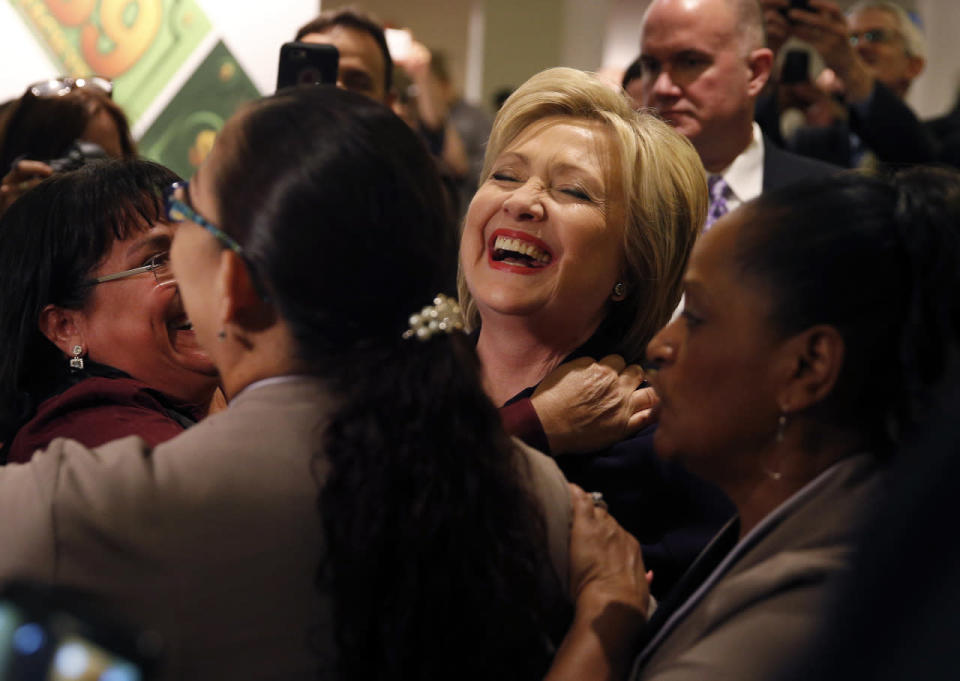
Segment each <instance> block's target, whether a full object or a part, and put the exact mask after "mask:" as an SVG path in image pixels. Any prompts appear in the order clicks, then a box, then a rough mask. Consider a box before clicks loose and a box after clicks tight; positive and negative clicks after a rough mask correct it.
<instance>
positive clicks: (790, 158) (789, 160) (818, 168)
mask: <svg viewBox="0 0 960 681" xmlns="http://www.w3.org/2000/svg"><path fill="white" fill-rule="evenodd" d="M763 146H764V160H763V190H764V191H769V190H771V189H778V188H780V187H783V186H786V185H788V184H792V183H794V182H799V181H800V180H806V179H813V178H819V177H829V176H830V175H834V174H836V173H838V172H840V171H841V170H843V168H841V167H840V166H836V165H833V164H832V163H827V162H825V161H821V160H818V159H815V158H810V157H808V156H801V155H800V154H795V153H792V152H789V151H786V150H784V149H781V148H780V147H778V146H777V145H775V144H773V142H771V141H770V140H769V139H766V138H764V145H763Z"/></svg>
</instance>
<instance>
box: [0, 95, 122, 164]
mask: <svg viewBox="0 0 960 681" xmlns="http://www.w3.org/2000/svg"><path fill="white" fill-rule="evenodd" d="M101 110H103V111H106V112H107V113H108V114H109V115H110V118H112V119H113V122H114V123H115V124H116V126H117V132H118V133H119V135H120V145H121V148H122V149H123V157H124V158H133V157H134V156H135V155H136V153H137V152H136V146H135V145H134V142H133V137H131V135H130V124H129V123H128V122H127V117H126V116H125V115H124V113H123V110H122V109H121V108H120V107H119V106H117V105H116V103H114V101H113V100H112V99H110V97H109V96H108V95H107V94H106V93H104V92H102V91H100V90H98V89H96V88H94V87H84V88H78V89H75V90H71V91H70V92H68V93H67V94H65V95H61V96H50V97H37V96H35V95H34V94H33V93H32V92H30V90H27V92H26V93H25V94H24V95H23V96H22V97H21V98H20V99H19V100H16V101H14V102H12V103H10V104H9V110H7V111H4V113H5V119H6V121H5V123H4V125H3V126H2V130H0V171H2V172H0V175H3V174H6V173H7V171H9V170H10V167H11V165H12V164H13V162H14V161H15V160H16V159H18V158H19V157H21V156H26V157H27V158H30V159H34V160H37V161H49V160H51V159H56V158H60V157H61V156H63V155H64V154H65V153H66V151H67V149H68V148H69V147H70V145H71V144H73V143H74V142H75V141H77V140H78V139H80V138H82V136H83V132H84V130H85V129H86V127H87V124H88V123H89V122H90V120H91V119H92V118H93V117H94V116H95V115H96V114H97V113H98V112H99V111H101Z"/></svg>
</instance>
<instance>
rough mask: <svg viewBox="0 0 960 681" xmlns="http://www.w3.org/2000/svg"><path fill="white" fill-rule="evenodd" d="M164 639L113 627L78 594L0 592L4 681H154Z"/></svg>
mask: <svg viewBox="0 0 960 681" xmlns="http://www.w3.org/2000/svg"><path fill="white" fill-rule="evenodd" d="M159 650H160V644H159V636H158V635H157V634H152V633H149V632H137V631H135V630H131V629H127V628H124V627H120V626H117V625H116V624H115V623H114V622H108V621H107V620H106V619H104V618H103V616H102V615H101V614H100V613H99V612H96V608H95V607H91V604H90V602H89V600H87V599H83V598H81V597H79V596H78V595H77V594H75V593H70V592H67V591H64V590H59V589H54V588H51V587H45V586H40V585H37V584H31V583H26V582H17V583H11V584H8V585H7V586H5V587H4V588H3V590H2V591H0V681H67V680H68V679H70V680H72V681H88V680H89V681H104V680H109V681H149V679H150V678H152V676H153V673H154V670H155V669H156V665H157V662H158V659H159Z"/></svg>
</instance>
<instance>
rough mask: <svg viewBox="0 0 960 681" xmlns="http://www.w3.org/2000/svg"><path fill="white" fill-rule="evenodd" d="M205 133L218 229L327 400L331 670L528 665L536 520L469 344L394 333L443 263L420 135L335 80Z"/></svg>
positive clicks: (407, 671)
mask: <svg viewBox="0 0 960 681" xmlns="http://www.w3.org/2000/svg"><path fill="white" fill-rule="evenodd" d="M221 144H223V145H224V147H223V152H222V153H223V154H224V156H223V157H222V158H223V159H224V160H223V161H222V162H221V163H220V164H219V166H218V171H219V172H218V174H217V177H216V180H215V183H216V185H215V187H216V189H215V192H216V195H217V203H218V207H219V211H220V216H221V221H222V228H223V229H224V230H225V231H227V232H229V233H230V234H231V235H232V236H233V237H234V238H236V239H237V241H239V242H240V244H241V245H242V246H243V248H244V250H245V251H246V252H247V253H248V254H249V259H250V261H251V262H252V264H253V267H254V269H255V270H256V271H257V273H258V275H259V276H261V277H263V279H264V280H265V288H266V289H267V290H268V292H269V299H270V301H271V302H272V304H273V305H274V306H275V307H276V309H277V311H278V313H279V314H280V316H281V317H282V318H283V319H284V320H285V322H286V323H287V324H288V326H289V327H290V329H291V330H292V334H293V336H294V338H295V341H296V345H297V347H298V349H299V350H298V351H299V360H300V362H301V364H302V366H305V367H307V368H308V370H310V371H312V372H314V373H315V374H317V375H318V376H321V377H323V378H324V379H325V380H326V381H327V382H328V383H329V385H330V386H331V387H332V389H333V390H334V391H335V393H336V395H337V397H338V404H339V407H338V409H337V410H336V413H335V414H333V415H332V416H331V417H330V421H329V423H328V425H327V426H326V427H325V429H324V434H323V437H322V440H321V441H319V442H318V453H317V458H316V464H317V465H316V470H317V475H318V477H319V478H324V477H325V478H326V479H325V480H321V483H322V484H323V487H322V490H321V492H320V501H319V507H320V511H321V514H322V517H323V525H324V528H325V533H326V536H325V551H326V555H327V557H328V558H327V560H325V562H324V564H323V565H322V566H321V568H320V570H319V573H318V579H319V580H320V586H321V588H323V589H325V590H329V592H330V593H331V594H332V597H333V599H334V615H335V626H334V631H335V637H336V643H337V664H338V667H339V671H340V675H341V677H342V678H346V679H367V678H370V679H373V678H397V679H405V678H409V679H414V678H417V679H425V678H445V677H454V676H456V677H457V678H476V679H481V678H482V679H487V678H492V677H497V678H513V677H518V678H519V677H529V678H533V677H535V676H536V675H538V674H540V673H542V672H543V669H544V665H545V662H546V660H547V651H548V647H549V646H548V644H547V639H546V638H545V637H544V623H543V621H544V614H543V613H544V610H543V608H544V603H545V601H546V600H547V598H546V596H545V588H546V587H545V583H546V582H545V581H544V579H543V577H544V566H545V565H547V564H548V561H547V558H546V538H545V528H544V522H543V518H542V517H541V514H540V512H539V510H538V508H537V506H536V503H535V502H534V500H533V499H532V497H531V495H530V493H529V492H528V490H527V486H526V485H525V483H524V470H523V469H524V467H523V466H522V465H520V464H519V463H518V458H517V456H516V454H515V452H514V451H513V448H512V446H511V444H510V442H509V440H508V439H507V438H506V436H505V435H504V433H503V431H502V429H501V427H500V423H499V415H498V413H497V411H496V409H495V408H494V407H493V405H492V404H491V403H490V402H489V400H488V399H487V398H486V395H485V394H484V392H483V389H482V387H481V384H480V380H479V377H478V362H477V359H476V355H475V352H474V349H473V346H472V343H471V341H470V339H469V338H468V337H466V336H464V335H463V334H454V335H446V334H440V335H439V336H435V337H433V338H431V339H429V340H427V341H419V340H416V339H410V340H404V339H402V338H401V335H402V334H403V332H404V330H405V329H406V328H407V326H408V318H409V316H410V315H411V314H413V313H415V312H418V311H419V310H420V308H421V307H422V306H424V305H429V304H430V303H431V300H432V299H433V297H434V296H435V295H436V294H437V293H438V292H441V291H442V290H443V289H442V287H444V286H445V285H446V284H447V282H450V281H452V273H453V268H455V267H456V262H457V256H456V241H457V239H456V230H455V229H453V217H452V215H451V213H450V211H449V210H448V209H447V208H446V204H445V200H444V194H443V189H442V187H441V184H440V179H439V177H438V175H437V171H436V167H435V164H434V163H433V161H432V160H431V158H430V156H429V153H428V152H427V150H426V148H425V147H424V146H423V144H422V142H421V141H420V140H419V138H418V137H417V136H416V134H415V133H413V132H412V131H411V130H410V129H409V127H408V126H407V125H405V124H404V123H403V121H402V120H400V119H399V118H398V117H396V116H395V115H394V114H393V113H392V112H390V111H389V110H388V109H387V108H385V107H384V106H382V105H381V104H378V103H376V102H374V101H372V100H370V99H368V98H366V97H363V96H361V95H358V94H355V93H351V92H346V91H342V90H338V89H336V88H332V87H309V88H295V89H292V90H288V91H284V92H282V93H279V94H277V95H275V96H273V97H270V98H268V99H265V100H262V101H260V102H258V103H255V104H253V105H252V106H250V107H248V108H247V109H246V111H245V112H244V113H242V114H240V115H239V117H238V118H237V119H235V126H234V127H233V128H232V129H231V128H228V129H227V130H225V132H224V136H223V140H222V142H221Z"/></svg>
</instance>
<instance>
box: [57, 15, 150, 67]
mask: <svg viewBox="0 0 960 681" xmlns="http://www.w3.org/2000/svg"><path fill="white" fill-rule="evenodd" d="M50 1H51V0H47V2H50ZM131 5H133V6H134V7H135V10H134V11H132V12H131ZM130 14H134V16H133V18H132V20H130V17H129V15H130ZM162 18H163V2H162V0H102V2H101V5H100V24H101V25H102V29H101V28H100V27H97V26H95V25H93V24H91V23H88V24H87V25H85V26H84V27H83V30H82V31H81V33H80V48H81V51H82V52H83V56H84V58H85V59H86V60H87V63H88V64H90V67H91V69H92V72H93V73H97V74H100V75H102V76H105V77H107V78H116V77H117V76H119V75H121V74H123V73H126V71H127V70H128V69H129V68H130V67H131V66H133V65H134V64H136V63H137V61H138V60H139V59H140V57H142V56H143V54H144V53H145V52H146V51H147V50H148V49H149V48H150V45H151V44H152V43H153V40H154V38H156V37H157V34H158V33H159V31H160V23H161V20H162ZM101 30H102V33H101ZM104 37H106V38H107V39H108V41H109V42H110V43H112V45H113V48H112V49H111V50H110V51H108V52H101V51H100V47H99V44H100V42H101V40H102V39H103V38H104Z"/></svg>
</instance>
